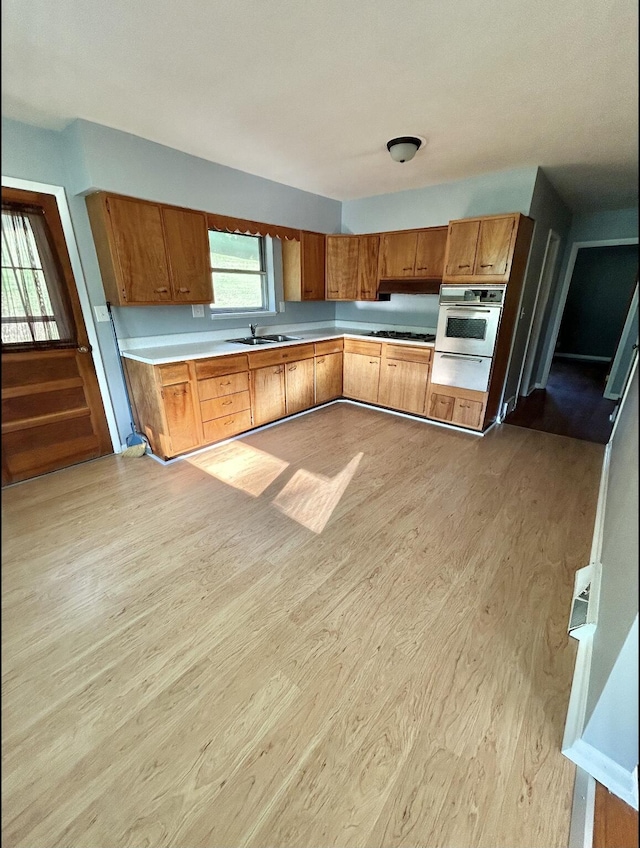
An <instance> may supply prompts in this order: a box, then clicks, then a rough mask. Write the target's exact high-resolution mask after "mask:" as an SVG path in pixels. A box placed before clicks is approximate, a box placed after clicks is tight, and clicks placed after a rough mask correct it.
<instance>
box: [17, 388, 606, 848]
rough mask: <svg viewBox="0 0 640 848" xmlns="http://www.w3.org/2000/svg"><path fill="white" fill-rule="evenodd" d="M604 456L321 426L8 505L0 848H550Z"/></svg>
mask: <svg viewBox="0 0 640 848" xmlns="http://www.w3.org/2000/svg"><path fill="white" fill-rule="evenodd" d="M602 456H603V448H602V446H600V445H596V444H591V443H588V442H584V441H577V440H573V439H569V438H566V437H562V436H554V435H550V434H546V433H541V432H537V431H535V430H528V429H523V428H517V427H510V426H508V425H503V426H502V427H500V428H496V429H495V430H493V431H491V432H490V433H489V434H487V436H486V437H485V438H478V437H476V436H472V435H467V434H463V433H456V432H452V431H447V430H444V429H441V428H438V427H434V426H429V425H425V424H422V423H417V422H413V421H408V420H406V419H402V418H398V417H395V416H389V415H386V414H384V413H381V412H379V411H375V410H367V409H362V408H358V407H354V406H350V405H346V404H339V405H335V406H332V407H328V408H324V409H321V410H319V411H316V412H314V413H312V414H310V415H306V416H303V417H301V418H299V419H295V420H292V421H290V422H286V423H284V424H282V425H279V426H277V427H274V428H272V429H269V430H266V431H263V432H262V433H258V434H254V435H253V436H249V437H246V438H244V439H243V440H241V441H239V442H235V443H233V444H231V445H228V446H223V447H220V448H218V449H212V450H210V451H208V452H207V453H206V454H201V455H200V456H199V457H198V459H197V461H196V462H195V463H190V462H187V461H184V462H179V463H176V464H175V465H171V466H168V467H162V466H161V465H159V464H158V463H156V462H154V461H153V460H152V459H150V458H148V457H144V458H141V459H140V458H138V459H134V458H130V459H126V458H122V457H106V458H103V459H100V460H96V461H94V462H91V463H87V464H84V465H81V466H77V467H75V468H72V469H69V470H66V471H62V472H58V473H56V474H52V475H48V476H47V477H44V478H39V479H36V480H33V481H30V482H27V483H24V484H19V485H17V486H15V487H11V488H9V489H7V490H5V491H4V492H3V517H4V525H3V526H4V534H3V548H4V550H3V555H4V558H3V566H2V590H3V593H2V601H3V625H4V626H3V649H2V653H3V702H2V718H3V728H2V729H3V765H4V768H3V782H2V786H3V809H2V817H3V841H2V844H3V846H4V848H13V846H29V848H39V846H43V848H44V846H46V848H54V846H65V848H121V846H140V848H142V846H150V848H155V846H177V848H196V846H207V847H208V848H222V846H240V845H248V846H264V848H266V847H267V846H269V848H279V847H280V846H295V848H303V846H310V847H311V846H312V848H325V846H363V847H364V846H366V848H373V847H374V846H401V845H402V846H429V848H436V846H457V847H458V848H460V846H462V847H463V848H464V847H465V846H474V848H475V846H478V847H479V846H487V848H498V846H509V848H517V846H526V848H532V846H536V847H537V848H543V846H544V848H554V846H558V847H560V846H565V845H566V843H567V838H568V833H569V820H570V810H571V798H572V789H573V779H574V766H573V765H572V764H571V763H570V762H569V761H568V760H567V759H565V758H564V757H563V756H562V755H561V754H560V744H561V738H562V732H563V727H564V721H565V716H566V709H567V703H568V696H569V690H570V685H571V678H572V673H573V664H574V659H575V643H574V642H573V640H571V639H569V638H568V637H567V634H566V625H567V619H568V613H569V606H570V599H571V591H572V586H573V573H574V571H575V570H576V569H577V568H580V567H581V566H583V565H585V564H586V563H587V562H588V556H589V548H590V541H591V536H592V532H593V521H594V516H595V506H596V499H597V487H598V481H599V474H600V468H601V463H602Z"/></svg>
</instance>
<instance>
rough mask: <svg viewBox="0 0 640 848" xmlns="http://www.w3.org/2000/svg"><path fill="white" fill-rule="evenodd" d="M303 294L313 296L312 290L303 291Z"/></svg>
mask: <svg viewBox="0 0 640 848" xmlns="http://www.w3.org/2000/svg"><path fill="white" fill-rule="evenodd" d="M304 293H305V294H313V289H305V290H304Z"/></svg>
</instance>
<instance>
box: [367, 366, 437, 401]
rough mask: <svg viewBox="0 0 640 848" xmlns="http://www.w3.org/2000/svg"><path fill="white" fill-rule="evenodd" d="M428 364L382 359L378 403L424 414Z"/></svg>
mask: <svg viewBox="0 0 640 848" xmlns="http://www.w3.org/2000/svg"><path fill="white" fill-rule="evenodd" d="M428 379H429V366H428V365H425V364H422V363H419V362H402V361H401V360H391V359H383V360H382V364H381V366H380V392H379V394H378V403H381V404H383V405H384V406H389V407H391V408H392V409H401V410H403V411H404V412H415V413H418V414H419V415H423V414H424V402H425V398H426V395H427V381H428Z"/></svg>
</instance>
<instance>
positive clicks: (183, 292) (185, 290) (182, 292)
mask: <svg viewBox="0 0 640 848" xmlns="http://www.w3.org/2000/svg"><path fill="white" fill-rule="evenodd" d="M190 291H191V289H178V292H179V293H180V294H189V292H190Z"/></svg>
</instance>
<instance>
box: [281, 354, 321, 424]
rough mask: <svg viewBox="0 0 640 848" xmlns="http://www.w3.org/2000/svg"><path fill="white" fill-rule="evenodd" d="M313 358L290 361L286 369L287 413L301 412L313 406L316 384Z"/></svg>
mask: <svg viewBox="0 0 640 848" xmlns="http://www.w3.org/2000/svg"><path fill="white" fill-rule="evenodd" d="M313 364H314V360H313V359H299V360H298V361H297V362H289V363H288V364H287V365H285V366H284V369H285V372H284V373H285V388H286V392H285V395H286V401H287V402H286V407H287V415H293V413H294V412H301V411H302V410H303V409H309V408H310V407H312V406H313V403H314V396H315V385H314V379H313V372H314V368H313Z"/></svg>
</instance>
